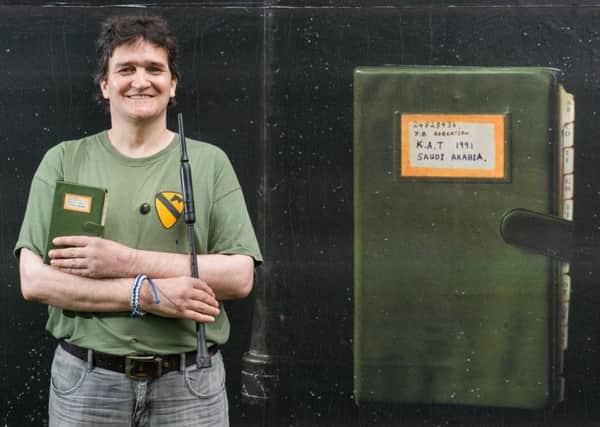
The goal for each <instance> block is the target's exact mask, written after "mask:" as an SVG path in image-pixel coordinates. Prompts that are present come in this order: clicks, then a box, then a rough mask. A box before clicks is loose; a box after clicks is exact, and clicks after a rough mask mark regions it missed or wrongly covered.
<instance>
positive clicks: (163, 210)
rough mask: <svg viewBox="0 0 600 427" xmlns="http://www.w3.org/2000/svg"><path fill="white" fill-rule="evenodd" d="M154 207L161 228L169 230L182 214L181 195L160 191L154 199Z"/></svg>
mask: <svg viewBox="0 0 600 427" xmlns="http://www.w3.org/2000/svg"><path fill="white" fill-rule="evenodd" d="M154 207H155V208H156V214H157V215H158V220H159V221H160V223H161V224H162V226H163V227H165V228H166V229H169V228H171V227H173V226H174V225H175V223H176V222H177V220H178V219H179V217H180V216H181V213H182V212H183V195H182V194H181V193H178V192H175V191H162V192H160V193H158V194H156V196H155V197H154Z"/></svg>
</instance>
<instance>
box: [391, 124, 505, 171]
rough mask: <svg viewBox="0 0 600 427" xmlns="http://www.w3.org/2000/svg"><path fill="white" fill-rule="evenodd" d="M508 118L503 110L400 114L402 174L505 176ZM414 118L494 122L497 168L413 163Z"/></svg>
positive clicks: (495, 166)
mask: <svg viewBox="0 0 600 427" xmlns="http://www.w3.org/2000/svg"><path fill="white" fill-rule="evenodd" d="M505 119H506V116H505V115H504V114H401V117H400V129H401V131H400V147H401V149H400V153H401V154H400V176H401V177H402V178H419V177H423V178H489V179H505V178H506V172H505V167H504V165H505V152H504V149H505ZM412 122H447V123H448V122H462V123H485V124H492V125H493V126H494V156H495V165H494V169H491V170H483V169H462V168H447V167H440V168H435V167H421V166H412V165H411V164H410V148H411V147H410V144H409V141H410V134H409V124H410V123H412Z"/></svg>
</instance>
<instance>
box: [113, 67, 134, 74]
mask: <svg viewBox="0 0 600 427" xmlns="http://www.w3.org/2000/svg"><path fill="white" fill-rule="evenodd" d="M134 71H135V69H134V68H133V67H123V68H119V69H118V70H117V72H118V73H119V74H131V73H133V72H134Z"/></svg>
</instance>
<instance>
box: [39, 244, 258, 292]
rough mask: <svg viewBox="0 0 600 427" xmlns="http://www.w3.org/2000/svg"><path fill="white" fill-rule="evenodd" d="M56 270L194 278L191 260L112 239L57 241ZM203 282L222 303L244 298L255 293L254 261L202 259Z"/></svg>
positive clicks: (247, 258) (241, 257) (223, 257)
mask: <svg viewBox="0 0 600 427" xmlns="http://www.w3.org/2000/svg"><path fill="white" fill-rule="evenodd" d="M54 244H55V245H56V246H59V247H60V246H64V247H63V248H60V249H53V250H51V251H50V258H51V263H52V266H54V267H56V268H59V269H60V270H62V271H63V272H65V273H69V274H73V275H77V276H84V277H93V278H102V277H131V278H133V277H135V276H136V275H137V274H139V273H144V274H146V275H148V276H150V277H155V278H171V277H178V276H188V277H189V276H190V275H191V262H190V256H189V255H186V254H178V253H171V252H157V251H146V250H141V249H134V248H130V247H128V246H125V245H123V244H120V243H117V242H114V241H112V240H108V239H102V238H99V237H89V236H63V237H57V238H56V239H54ZM198 270H199V273H200V279H202V280H203V281H204V282H206V283H208V285H209V286H210V287H211V288H212V290H213V291H214V293H215V294H216V296H217V298H218V299H236V298H243V297H245V296H246V295H248V294H249V293H250V291H251V290H252V284H253V279H254V260H253V259H252V257H250V256H247V255H239V254H231V255H225V254H209V255H198Z"/></svg>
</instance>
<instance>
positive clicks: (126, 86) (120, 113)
mask: <svg viewBox="0 0 600 427" xmlns="http://www.w3.org/2000/svg"><path fill="white" fill-rule="evenodd" d="M176 86H177V81H176V80H174V79H173V76H172V74H171V71H170V70H169V61H168V57H167V51H166V50H165V49H164V48H161V47H157V46H156V45H154V44H152V43H150V42H147V41H146V40H143V39H140V40H137V41H135V42H134V43H132V44H124V45H121V46H119V47H117V48H116V49H115V50H114V52H113V54H112V56H111V57H110V59H109V61H108V72H107V75H106V79H105V80H103V81H102V82H101V83H100V88H101V90H102V95H103V96H104V98H105V99H107V100H108V101H109V103H110V115H111V118H112V121H113V124H114V123H115V121H116V120H126V121H127V120H135V121H140V120H152V119H156V118H161V116H162V117H164V116H165V114H166V111H167V105H168V104H169V99H170V98H171V97H174V96H175V87H176Z"/></svg>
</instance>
